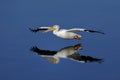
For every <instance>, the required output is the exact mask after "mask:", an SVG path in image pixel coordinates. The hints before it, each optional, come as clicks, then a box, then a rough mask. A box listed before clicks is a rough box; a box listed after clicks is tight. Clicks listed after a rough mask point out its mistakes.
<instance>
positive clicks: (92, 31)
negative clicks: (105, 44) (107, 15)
mask: <svg viewBox="0 0 120 80" xmlns="http://www.w3.org/2000/svg"><path fill="white" fill-rule="evenodd" d="M85 31H86V32H91V33H100V34H105V33H104V32H101V31H94V30H85Z"/></svg>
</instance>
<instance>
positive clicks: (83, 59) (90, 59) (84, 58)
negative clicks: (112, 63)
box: [68, 53, 103, 63]
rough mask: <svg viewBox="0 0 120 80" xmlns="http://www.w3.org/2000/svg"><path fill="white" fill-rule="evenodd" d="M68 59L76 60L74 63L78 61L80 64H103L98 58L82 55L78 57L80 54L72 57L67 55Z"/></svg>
mask: <svg viewBox="0 0 120 80" xmlns="http://www.w3.org/2000/svg"><path fill="white" fill-rule="evenodd" d="M68 58H70V59H72V60H76V61H80V62H85V63H87V62H99V63H101V62H103V59H98V58H93V57H91V56H83V55H80V54H77V53H75V54H72V55H69V56H68Z"/></svg>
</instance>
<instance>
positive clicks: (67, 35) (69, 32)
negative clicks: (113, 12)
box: [30, 25, 104, 40]
mask: <svg viewBox="0 0 120 80" xmlns="http://www.w3.org/2000/svg"><path fill="white" fill-rule="evenodd" d="M30 30H31V31H33V32H37V31H39V30H45V32H49V31H53V34H54V35H56V36H57V37H60V38H63V39H67V40H71V39H77V40H80V39H81V37H82V36H81V35H79V34H77V33H76V32H80V31H85V32H92V33H101V34H104V33H102V32H99V31H94V30H88V29H84V28H72V29H60V30H59V25H54V26H52V27H39V28H36V29H30Z"/></svg>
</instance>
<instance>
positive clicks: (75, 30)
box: [67, 28, 105, 34]
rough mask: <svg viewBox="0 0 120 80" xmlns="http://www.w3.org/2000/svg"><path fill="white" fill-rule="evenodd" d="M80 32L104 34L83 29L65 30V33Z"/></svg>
mask: <svg viewBox="0 0 120 80" xmlns="http://www.w3.org/2000/svg"><path fill="white" fill-rule="evenodd" d="M80 31H85V32H91V33H100V34H105V33H103V32H100V31H94V30H89V29H84V28H73V29H69V30H67V32H80Z"/></svg>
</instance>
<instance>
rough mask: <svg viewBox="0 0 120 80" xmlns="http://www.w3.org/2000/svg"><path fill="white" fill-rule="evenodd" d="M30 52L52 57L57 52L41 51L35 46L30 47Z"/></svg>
mask: <svg viewBox="0 0 120 80" xmlns="http://www.w3.org/2000/svg"><path fill="white" fill-rule="evenodd" d="M30 50H31V51H33V52H36V53H37V54H38V55H42V56H54V55H55V54H56V53H57V51H49V50H41V49H39V48H37V47H36V46H35V47H32V48H31V49H30Z"/></svg>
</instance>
